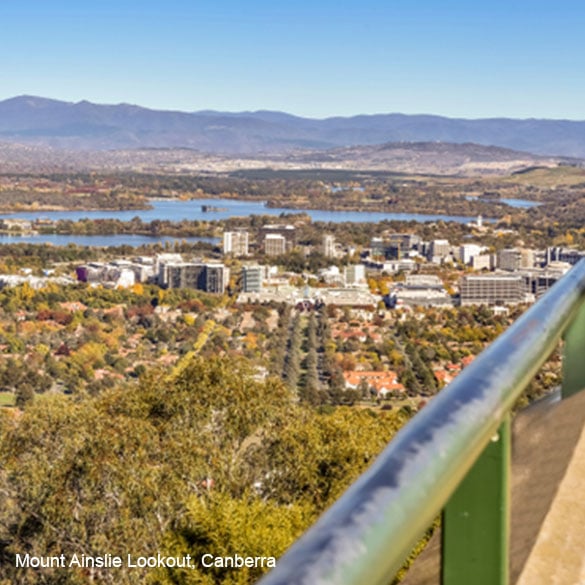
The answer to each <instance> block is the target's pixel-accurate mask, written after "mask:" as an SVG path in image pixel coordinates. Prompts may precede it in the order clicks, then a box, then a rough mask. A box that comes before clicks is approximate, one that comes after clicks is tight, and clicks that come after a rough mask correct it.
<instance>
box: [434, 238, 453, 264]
mask: <svg viewBox="0 0 585 585" xmlns="http://www.w3.org/2000/svg"><path fill="white" fill-rule="evenodd" d="M450 253H451V244H449V241H448V240H433V241H432V242H431V245H430V248H429V260H431V261H432V262H439V263H440V262H441V261H442V260H443V259H444V258H446V257H447V256H449V254H450Z"/></svg>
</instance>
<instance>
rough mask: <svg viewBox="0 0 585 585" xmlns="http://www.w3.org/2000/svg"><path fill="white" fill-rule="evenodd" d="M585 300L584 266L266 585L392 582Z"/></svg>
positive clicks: (429, 414)
mask: <svg viewBox="0 0 585 585" xmlns="http://www.w3.org/2000/svg"><path fill="white" fill-rule="evenodd" d="M584 301H585V260H581V262H580V263H579V264H578V265H577V266H575V267H574V268H573V269H572V270H571V271H570V272H569V273H568V274H567V275H565V276H564V277H563V278H562V279H561V280H560V281H559V282H558V283H556V284H555V286H553V287H552V289H551V290H550V291H549V292H548V293H547V294H546V295H544V296H543V297H542V298H541V299H540V300H539V301H538V302H537V303H536V304H535V305H534V306H532V307H531V308H530V309H529V310H528V311H526V312H525V313H524V314H523V315H522V317H520V318H519V319H518V320H517V321H516V322H515V323H514V324H513V325H512V326H511V327H510V328H509V329H508V330H507V331H506V332H505V333H504V334H502V335H501V336H500V337H499V338H498V339H497V340H496V341H495V342H494V343H492V344H491V345H490V346H489V347H488V348H487V349H486V350H485V351H483V352H482V354H481V355H480V356H479V357H478V358H477V359H476V360H475V361H474V362H472V364H471V365H469V366H468V367H467V368H465V370H463V372H462V373H461V374H460V375H459V376H457V378H456V379H455V380H454V381H453V382H452V383H451V384H450V385H449V386H447V387H446V388H445V389H443V390H442V391H441V392H440V394H439V395H438V396H437V397H435V398H434V399H433V400H432V401H431V402H430V403H429V404H428V405H427V406H426V407H425V408H424V410H422V411H421V412H419V413H418V414H417V415H416V416H415V417H414V418H413V420H412V421H410V422H409V423H408V424H407V425H406V426H405V427H404V428H403V429H401V430H400V431H399V433H398V434H397V435H396V437H395V438H394V439H393V440H392V441H391V443H390V444H389V445H388V447H386V449H385V450H384V451H383V452H382V454H381V455H380V456H379V457H378V458H377V460H376V461H375V463H374V464H373V465H372V466H371V467H370V468H369V469H368V470H367V471H366V472H365V473H364V474H363V475H362V476H361V477H360V478H358V480H357V481H356V482H355V483H354V484H353V485H352V486H351V487H350V488H349V489H348V490H347V491H346V492H345V494H344V495H343V496H342V497H341V498H340V499H339V500H338V501H337V502H336V503H335V504H334V505H333V506H332V507H331V508H330V509H329V510H328V511H327V512H326V513H325V514H324V515H323V516H322V517H321V518H320V519H319V520H318V521H317V523H316V524H315V525H314V526H313V527H311V528H310V529H309V530H308V531H307V532H306V533H305V534H304V535H303V536H302V537H301V538H300V539H299V540H298V541H297V542H296V543H295V544H294V545H293V546H292V547H291V548H290V549H289V550H288V552H287V553H286V554H285V555H284V556H283V557H282V558H281V559H280V560H279V561H278V563H277V566H276V568H275V569H273V570H272V571H271V572H270V573H269V574H268V575H266V576H265V577H264V578H263V579H262V580H261V581H260V585H301V584H302V585H325V584H331V585H333V584H335V585H354V584H362V583H367V584H368V585H378V584H379V585H387V583H388V582H389V580H390V579H391V578H392V576H393V575H394V574H395V573H396V571H397V570H398V569H399V568H400V566H401V564H402V563H403V561H404V559H405V557H406V556H407V555H408V553H409V552H410V550H411V549H412V547H413V546H414V544H415V543H416V542H417V540H418V539H419V538H420V536H421V534H422V533H423V532H424V530H425V529H427V528H428V526H429V525H430V524H431V522H432V521H433V519H434V518H435V517H436V516H437V514H439V512H440V511H441V510H442V509H443V507H444V506H445V504H446V503H447V501H448V499H449V498H450V496H451V495H452V493H453V492H454V490H455V489H456V488H457V486H458V485H459V483H460V482H461V481H462V480H463V478H464V477H465V475H466V474H467V472H468V471H469V470H470V468H471V467H472V465H473V464H474V462H475V461H476V460H477V459H478V457H479V456H480V454H481V453H482V451H483V450H484V448H485V447H486V445H487V444H488V443H489V441H490V439H491V438H492V437H493V436H494V434H495V433H496V432H497V429H498V426H499V425H500V423H501V422H502V420H504V417H506V415H507V413H508V412H509V410H510V409H511V408H512V406H513V404H514V402H515V401H516V400H517V399H518V398H519V396H520V395H521V393H522V391H523V390H524V389H525V388H526V386H527V385H528V383H529V382H530V380H531V379H532V378H533V377H534V375H535V374H536V372H537V371H538V369H539V368H540V367H541V366H542V364H543V363H544V362H545V360H546V359H547V358H548V356H549V355H550V354H551V353H552V351H553V350H554V349H555V347H556V345H557V343H558V342H559V340H560V338H561V335H563V333H564V332H565V330H566V329H567V327H568V326H569V324H570V323H571V321H572V320H573V319H574V318H575V316H576V315H577V312H578V311H579V309H580V307H581V305H583V306H584V307H585V302H584Z"/></svg>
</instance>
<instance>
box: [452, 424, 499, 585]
mask: <svg viewBox="0 0 585 585" xmlns="http://www.w3.org/2000/svg"><path fill="white" fill-rule="evenodd" d="M509 476H510V415H509V414H508V415H507V416H506V418H505V419H504V422H503V423H502V424H501V426H500V429H499V431H498V434H497V436H496V437H495V438H494V439H492V441H491V442H490V443H489V444H488V445H487V447H486V448H485V450H484V451H483V453H482V454H481V455H480V457H479V459H478V460H477V461H476V463H475V464H474V466H473V467H472V468H471V470H470V471H469V473H468V474H467V475H466V476H465V478H464V480H463V481H462V482H461V484H460V485H459V487H458V488H457V490H456V491H455V493H454V494H453V495H452V496H451V499H450V500H449V502H448V503H447V506H446V507H445V510H444V511H443V527H442V531H443V532H442V538H443V553H442V554H443V557H442V584H443V585H470V584H471V583H473V585H507V584H508V580H509V562H508V551H509V533H510V520H509V518H510V513H509V500H510V498H509V493H510V486H509Z"/></svg>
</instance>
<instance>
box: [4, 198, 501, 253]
mask: <svg viewBox="0 0 585 585" xmlns="http://www.w3.org/2000/svg"><path fill="white" fill-rule="evenodd" d="M150 201H151V204H152V209H142V210H136V209H132V210H129V211H35V212H32V211H23V212H18V213H4V214H0V218H19V219H29V220H35V219H52V220H54V221H57V220H59V219H64V220H71V221H78V220H80V219H85V218H87V219H119V220H120V221H130V220H131V219H133V218H134V217H139V218H140V219H141V220H142V221H143V222H146V223H147V222H150V221H153V220H156V219H158V220H168V221H181V220H183V219H186V220H202V221H211V220H219V219H228V218H230V217H248V216H251V215H271V216H276V217H278V216H279V215H281V214H283V213H306V214H307V215H309V216H310V217H311V219H312V220H313V221H323V222H334V223H342V222H350V223H369V222H372V223H377V222H380V221H383V220H396V221H419V222H432V221H440V220H442V221H455V222H458V223H469V222H470V221H474V220H475V219H476V218H475V217H468V216H460V215H424V214H417V213H383V212H375V211H327V210H321V209H285V208H271V207H266V204H265V202H262V201H242V200H237V199H193V200H190V201H181V200H178V199H152V200H150ZM202 205H210V206H212V207H215V208H220V210H219V211H209V212H204V211H202V209H201V206H202ZM484 221H490V220H489V219H488V220H484ZM182 241H187V242H208V243H211V244H218V243H219V240H218V239H217V238H197V237H192V238H181V237H172V236H158V237H157V236H153V237H151V236H142V235H129V234H114V235H108V236H103V235H102V236H98V235H96V236H75V235H61V234H48V235H45V234H39V235H28V236H9V235H0V243H18V242H28V243H34V244H44V243H47V244H52V245H55V246H66V245H67V244H70V243H73V244H78V245H81V246H122V245H128V246H134V247H136V246H142V245H144V244H157V243H160V244H165V243H166V242H170V243H174V242H182Z"/></svg>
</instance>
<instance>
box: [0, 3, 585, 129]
mask: <svg viewBox="0 0 585 585" xmlns="http://www.w3.org/2000/svg"><path fill="white" fill-rule="evenodd" d="M315 2H316V4H317V5H316V6H315V5H314V4H313V3H310V2H307V1H306V0H296V2H278V1H276V2H275V1H272V2H267V1H264V0H249V1H247V2H244V1H234V0H216V1H215V2H210V1H207V0H204V1H201V0H190V1H182V0H167V1H166V2H164V1H162V0H161V1H151V0H142V1H140V2H138V1H135V0H117V1H113V0H78V1H77V2H73V1H70V0H58V1H57V0H56V1H52V0H2V2H1V3H0V55H1V60H0V99H5V98H8V97H12V96H15V95H20V94H32V95H40V96H44V97H51V98H56V99H63V100H68V101H79V100H82V99H88V100H90V101H93V102H98V103H120V102H127V103H135V104H139V105H143V106H147V107H152V108H159V109H178V110H186V111H194V110H201V109H216V110H228V111H242V110H258V109H270V110H282V111H287V112H290V113H293V114H298V115H303V116H310V117H317V118H323V117H327V116H337V115H339V116H346V115H354V114H362V113H364V114H371V113H382V112H403V113H432V114H441V115H447V116H451V117H462V118H478V117H501V116H505V117H518V118H530V117H537V118H569V119H583V120H585V75H584V74H583V73H584V71H585V32H584V31H585V3H581V2H578V1H567V0H557V1H556V2H554V3H553V2H552V0H550V1H546V2H544V1H540V0H532V1H526V0H516V1H515V0H507V1H506V2H504V1H500V0H493V1H491V2H487V1H486V2H483V3H478V2H474V1H473V0H468V1H465V2H463V1H455V0H440V1H439V0H435V1H430V0H401V1H395V0H386V1H373V0H362V1H361V2H356V1H354V0H347V1H344V0H337V1H335V2H334V1H330V0H322V1H319V0H315Z"/></svg>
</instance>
